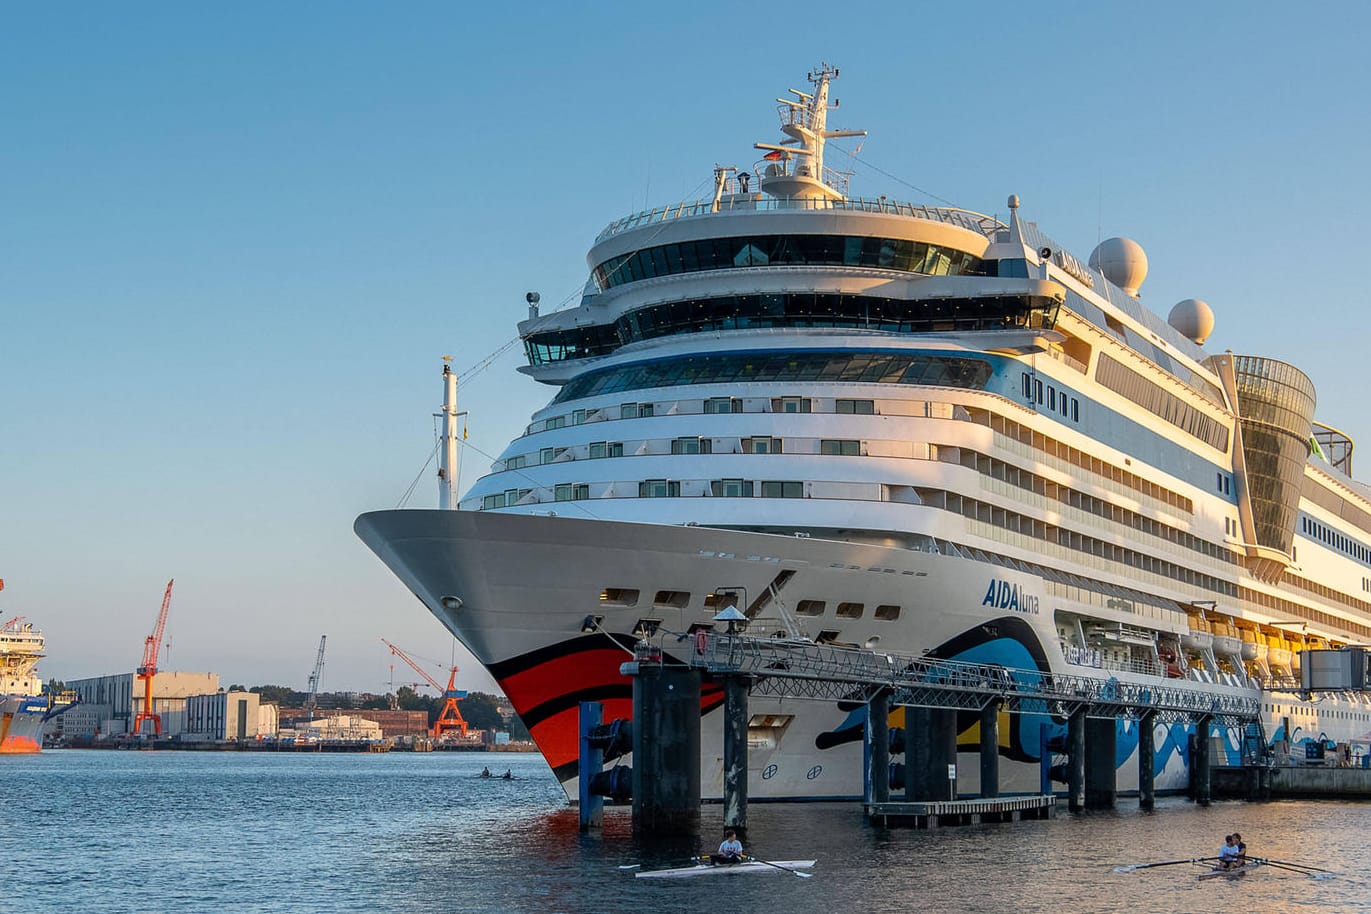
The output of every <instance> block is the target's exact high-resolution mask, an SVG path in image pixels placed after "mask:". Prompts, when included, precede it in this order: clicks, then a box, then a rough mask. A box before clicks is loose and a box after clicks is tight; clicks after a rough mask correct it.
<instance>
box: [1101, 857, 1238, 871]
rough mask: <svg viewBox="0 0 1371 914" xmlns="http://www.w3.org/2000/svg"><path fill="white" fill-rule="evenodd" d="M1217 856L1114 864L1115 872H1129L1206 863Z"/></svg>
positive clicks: (1216, 858)
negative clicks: (1123, 864) (1128, 864)
mask: <svg viewBox="0 0 1371 914" xmlns="http://www.w3.org/2000/svg"><path fill="white" fill-rule="evenodd" d="M1218 859H1219V858H1218V857H1187V858H1186V859H1185V860H1167V861H1165V862H1163V863H1135V864H1133V865H1132V866H1116V867H1114V872H1116V873H1131V872H1133V871H1134V870H1148V869H1151V868H1152V867H1154V866H1176V865H1177V864H1180V863H1207V862H1209V861H1211V860H1218Z"/></svg>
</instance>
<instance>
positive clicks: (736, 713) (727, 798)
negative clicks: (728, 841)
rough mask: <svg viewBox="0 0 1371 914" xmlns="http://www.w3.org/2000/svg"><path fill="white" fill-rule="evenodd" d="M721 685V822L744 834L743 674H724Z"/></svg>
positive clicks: (746, 716) (745, 809) (745, 713)
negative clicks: (722, 766)
mask: <svg viewBox="0 0 1371 914" xmlns="http://www.w3.org/2000/svg"><path fill="white" fill-rule="evenodd" d="M723 686H724V825H725V826H726V827H729V828H733V829H736V830H737V831H738V833H739V835H740V836H742V837H746V830H747V722H748V713H747V690H748V686H749V682H748V680H747V678H746V677H744V676H726V677H724V680H723Z"/></svg>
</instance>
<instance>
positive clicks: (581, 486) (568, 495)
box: [553, 482, 590, 501]
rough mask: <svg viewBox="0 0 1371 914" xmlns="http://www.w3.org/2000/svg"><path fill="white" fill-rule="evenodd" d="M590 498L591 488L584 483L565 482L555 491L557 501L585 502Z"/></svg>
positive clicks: (554, 495)
mask: <svg viewBox="0 0 1371 914" xmlns="http://www.w3.org/2000/svg"><path fill="white" fill-rule="evenodd" d="M589 497H590V486H589V485H587V484H586V483H583V482H574V483H573V482H564V483H561V484H559V485H557V486H556V487H555V488H554V489H553V498H555V499H556V500H557V501H585V500H586V499H587V498H589Z"/></svg>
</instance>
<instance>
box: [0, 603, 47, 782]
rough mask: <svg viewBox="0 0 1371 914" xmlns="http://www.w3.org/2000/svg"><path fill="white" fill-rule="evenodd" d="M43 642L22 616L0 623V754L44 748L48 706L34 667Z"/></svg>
mask: <svg viewBox="0 0 1371 914" xmlns="http://www.w3.org/2000/svg"><path fill="white" fill-rule="evenodd" d="M0 587H3V584H0ZM43 644H44V642H43V633H42V632H40V631H38V630H36V629H35V628H34V627H33V623H32V622H27V621H25V620H24V618H23V616H16V617H14V618H12V619H10V620H8V621H6V622H5V623H4V624H2V625H0V755H9V754H17V753H28V752H38V751H40V750H41V749H42V748H43V722H44V721H45V720H47V718H48V716H49V715H48V710H49V707H48V698H47V696H45V695H44V694H43V681H42V679H40V678H39V676H38V673H37V671H36V667H37V666H38V661H39V660H40V659H42V657H43Z"/></svg>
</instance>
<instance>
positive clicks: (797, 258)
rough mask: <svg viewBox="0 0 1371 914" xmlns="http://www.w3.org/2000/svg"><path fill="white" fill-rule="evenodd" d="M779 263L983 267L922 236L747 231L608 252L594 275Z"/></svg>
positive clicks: (609, 279)
mask: <svg viewBox="0 0 1371 914" xmlns="http://www.w3.org/2000/svg"><path fill="white" fill-rule="evenodd" d="M1019 263H1021V264H1022V263H1024V261H1022V260H1021V261H1019ZM781 264H785V265H808V264H814V265H823V266H845V267H868V268H871V267H874V268H877V269H884V270H897V271H899V272H903V273H927V274H932V275H937V276H945V275H956V274H961V273H975V274H980V273H983V272H985V267H984V266H983V265H982V263H981V260H980V258H979V257H977V256H976V255H974V254H971V253H969V252H966V251H959V250H956V249H954V248H949V247H943V246H940V245H933V244H928V243H926V242H922V241H909V240H906V239H903V238H868V237H865V236H849V235H752V236H744V237H735V238H704V239H700V240H693V241H681V242H676V243H673V244H664V245H658V246H655V247H648V248H642V249H640V250H637V251H633V252H632V253H629V254H620V255H618V256H616V257H611V258H610V259H608V260H606V261H605V262H604V263H601V264H599V265H598V266H596V267H595V270H594V276H595V282H596V284H597V285H599V287H600V288H601V289H612V288H614V287H615V286H620V285H623V284H624V283H629V282H635V281H637V280H641V279H650V278H652V277H654V276H672V275H677V274H680V273H694V272H698V271H701V270H723V269H729V268H737V267H765V266H771V265H781ZM1023 269H1024V272H1023V273H1022V275H1023V276H1027V275H1028V273H1027V266H1026V265H1025V266H1024V268H1023ZM999 275H1001V276H1005V275H1010V274H1006V273H1004V272H1001V273H1000V274H999Z"/></svg>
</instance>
